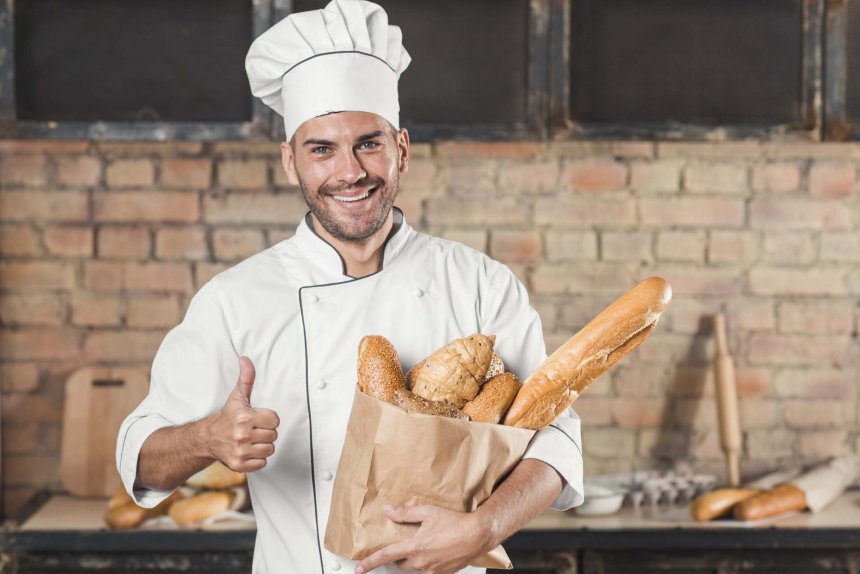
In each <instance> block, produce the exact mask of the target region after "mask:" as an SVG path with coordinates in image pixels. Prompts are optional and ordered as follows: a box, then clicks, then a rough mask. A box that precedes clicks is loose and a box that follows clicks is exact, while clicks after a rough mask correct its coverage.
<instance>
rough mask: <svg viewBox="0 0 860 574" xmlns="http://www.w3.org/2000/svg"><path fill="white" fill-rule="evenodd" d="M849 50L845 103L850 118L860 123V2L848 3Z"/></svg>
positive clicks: (859, 0)
mask: <svg viewBox="0 0 860 574" xmlns="http://www.w3.org/2000/svg"><path fill="white" fill-rule="evenodd" d="M847 28H848V38H847V40H848V49H847V51H846V63H847V65H848V77H847V78H846V83H847V87H848V94H847V98H846V101H845V105H846V111H847V112H848V117H849V118H851V119H852V120H854V121H855V122H856V121H860V0H851V2H849V3H848V26H847Z"/></svg>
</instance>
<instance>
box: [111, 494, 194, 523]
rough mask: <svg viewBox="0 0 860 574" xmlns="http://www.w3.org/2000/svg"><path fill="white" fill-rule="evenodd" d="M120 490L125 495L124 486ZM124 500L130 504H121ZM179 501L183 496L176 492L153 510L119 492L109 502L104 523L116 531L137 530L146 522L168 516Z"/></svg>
mask: <svg viewBox="0 0 860 574" xmlns="http://www.w3.org/2000/svg"><path fill="white" fill-rule="evenodd" d="M120 489H122V492H123V493H125V489H124V488H123V487H122V486H120ZM123 499H127V500H128V502H120V501H121V500H123ZM179 500H182V494H180V493H179V491H175V492H173V493H171V494H170V496H168V497H167V498H165V499H164V500H163V501H161V502H160V503H159V504H158V505H156V506H154V507H153V508H143V507H142V506H138V505H137V504H135V502H134V501H133V500H132V498H131V497H130V496H128V494H125V496H124V497H123V496H122V495H120V494H119V492H117V494H114V496H113V498H111V500H110V502H108V509H107V510H106V511H105V513H104V521H105V523H106V524H107V525H108V526H110V527H111V528H114V529H116V530H127V529H129V528H135V527H136V526H137V525H138V524H140V523H141V522H143V521H144V520H149V519H150V518H155V517H156V516H162V515H164V514H167V511H168V509H169V508H170V507H171V506H172V505H173V504H174V503H175V502H177V501H179Z"/></svg>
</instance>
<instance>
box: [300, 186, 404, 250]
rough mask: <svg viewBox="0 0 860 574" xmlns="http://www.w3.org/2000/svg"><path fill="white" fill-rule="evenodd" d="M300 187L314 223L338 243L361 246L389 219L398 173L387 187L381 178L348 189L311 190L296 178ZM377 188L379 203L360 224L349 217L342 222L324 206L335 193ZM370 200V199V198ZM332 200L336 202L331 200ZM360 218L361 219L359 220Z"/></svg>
mask: <svg viewBox="0 0 860 574" xmlns="http://www.w3.org/2000/svg"><path fill="white" fill-rule="evenodd" d="M298 179H299V186H300V187H301V188H302V194H303V195H304V197H305V203H307V205H308V208H310V210H311V213H313V214H314V216H315V217H316V219H317V221H319V222H320V224H321V225H322V226H323V228H324V229H325V230H326V231H328V232H329V233H330V234H331V235H332V236H333V237H335V238H336V239H338V240H340V241H351V242H356V243H364V242H365V241H367V239H368V238H369V237H371V236H373V234H374V233H376V232H377V231H379V230H380V229H382V226H383V225H384V224H385V220H386V219H387V218H388V213H389V212H390V211H391V207H392V206H393V205H394V199H395V197H396V196H397V190H398V187H399V185H400V177H399V174H397V173H395V174H394V176H393V177H392V180H391V181H389V182H388V183H387V184H386V183H385V182H384V180H383V179H382V178H380V177H366V178H363V179H361V180H359V181H357V182H356V183H355V184H353V185H349V186H338V187H334V186H325V185H323V186H321V187H320V188H319V189H318V190H316V191H314V190H312V189H310V187H309V186H308V185H307V184H306V183H305V181H304V180H303V179H302V177H301V176H298ZM368 185H369V186H371V187H376V190H375V191H374V192H373V195H378V194H382V196H381V199H380V200H379V201H380V202H379V204H378V206H379V207H378V209H377V210H376V211H375V212H374V213H373V214H372V216H371V218H370V221H369V222H367V223H366V224H364V225H362V220H360V219H357V218H355V219H353V218H351V217H350V218H349V219H346V220H344V219H343V218H338V217H337V215H335V214H334V213H333V212H332V210H330V209H328V208H327V207H326V202H327V201H328V199H327V198H326V196H328V197H330V196H332V195H334V194H337V192H342V191H346V190H348V189H350V188H353V187H367V186H368ZM371 197H372V196H371ZM331 201H337V200H335V199H332V200H331ZM362 219H363V218H362Z"/></svg>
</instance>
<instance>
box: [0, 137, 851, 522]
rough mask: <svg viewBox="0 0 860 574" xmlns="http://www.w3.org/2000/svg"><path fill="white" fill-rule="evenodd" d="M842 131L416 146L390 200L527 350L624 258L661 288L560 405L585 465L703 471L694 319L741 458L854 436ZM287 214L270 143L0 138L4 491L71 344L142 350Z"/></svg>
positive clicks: (139, 353) (285, 224) (747, 468)
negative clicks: (640, 332)
mask: <svg viewBox="0 0 860 574" xmlns="http://www.w3.org/2000/svg"><path fill="white" fill-rule="evenodd" d="M858 166H860V145H845V144H799V143H791V144H789V143H784V144H762V143H758V142H742V143H728V144H689V143H658V144H655V143H650V142H587V143H583V142H558V143H547V144H544V143H440V144H437V145H433V146H430V145H416V146H414V147H413V159H412V165H411V169H410V172H409V173H408V174H407V175H406V176H404V178H403V182H402V189H401V195H400V199H399V201H398V204H399V205H400V206H401V207H402V208H403V209H404V210H405V212H406V214H407V218H408V219H409V221H410V222H411V223H412V224H413V225H415V226H416V227H418V228H419V229H423V230H426V231H429V232H431V233H435V234H439V235H442V236H444V237H449V238H452V239H456V240H458V241H462V242H464V243H467V244H469V245H472V246H474V247H476V248H478V249H481V250H484V251H486V252H487V253H489V254H490V255H491V256H493V257H495V258H497V259H500V260H502V261H504V262H506V263H508V264H509V265H510V266H511V267H512V268H513V269H514V271H515V272H516V273H517V274H518V275H519V276H520V277H521V278H522V280H523V281H524V282H525V284H526V285H527V286H528V288H529V291H530V293H531V294H532V301H533V304H534V306H535V307H536V308H537V309H538V310H539V312H540V314H541V317H542V318H543V322H544V330H545V334H546V338H547V346H548V349H549V350H550V351H552V350H553V349H555V348H556V347H557V346H558V345H559V344H561V343H562V342H564V341H565V340H566V339H567V338H568V337H570V336H571V335H572V334H573V333H574V332H576V330H577V329H578V328H579V327H581V326H582V325H583V324H584V323H585V322H586V321H587V320H588V319H589V318H590V317H591V316H593V315H594V314H595V313H596V312H597V311H599V310H600V309H601V308H602V307H603V306H604V305H606V304H607V303H609V302H610V301H611V300H612V299H613V298H614V297H615V296H617V295H618V294H620V293H621V292H622V291H624V290H626V289H627V288H629V287H630V286H631V285H632V284H633V283H634V282H635V281H636V280H637V279H639V278H644V277H647V276H650V275H653V274H659V275H662V276H664V277H666V278H667V279H669V281H670V282H671V283H672V285H673V287H674V290H675V299H674V302H673V304H672V307H671V309H670V311H669V312H668V313H667V314H666V315H665V316H664V318H663V320H662V322H661V324H660V326H659V328H658V331H657V333H655V334H654V335H653V337H652V338H651V340H650V341H649V342H648V343H646V345H644V346H643V347H642V348H641V349H640V350H639V351H637V352H636V353H634V355H632V356H631V357H628V358H627V359H625V361H624V362H623V363H622V364H621V365H619V366H618V367H617V368H616V369H615V370H614V371H613V372H612V373H611V375H607V376H605V377H604V378H603V379H600V380H599V381H597V382H596V383H595V384H594V385H593V386H592V387H591V388H590V389H589V390H588V392H587V393H586V394H585V395H584V396H583V397H582V398H581V399H580V400H579V401H578V402H577V404H576V407H577V410H578V412H579V413H580V416H581V417H582V419H583V421H584V449H585V454H586V465H587V466H586V472H587V473H599V472H609V471H627V470H630V469H631V468H632V467H633V466H634V465H635V466H636V467H637V468H646V467H654V466H657V467H661V466H666V465H668V464H670V463H672V462H681V463H683V464H684V465H686V466H687V467H692V468H695V469H697V470H704V471H717V472H721V470H722V466H721V453H720V450H719V440H718V436H717V433H716V429H715V406H714V399H713V381H712V379H711V375H710V371H709V368H708V364H709V359H710V356H711V354H712V352H713V348H712V341H711V337H710V334H709V325H708V322H707V316H708V315H710V314H712V313H713V312H715V311H723V312H725V313H726V314H727V317H728V327H729V338H730V343H731V345H732V348H733V351H734V355H735V358H736V361H737V366H738V384H739V392H740V396H741V417H742V425H743V429H744V452H743V471H744V472H745V473H747V474H750V473H754V472H757V471H759V470H762V469H766V468H771V467H773V466H776V465H778V464H779V463H780V462H782V461H787V460H796V459H804V460H810V461H811V460H816V459H819V458H822V457H825V456H827V455H831V454H835V453H839V452H843V451H856V450H858V447H860V437H858V393H857V386H858V371H857V355H858V344H857V332H858V328H860V192H858V188H860V184H858ZM304 212H305V204H304V201H303V200H302V198H301V195H300V193H298V192H297V191H296V190H295V189H292V188H290V187H289V186H288V185H287V183H286V180H285V177H284V175H283V172H282V169H281V166H280V155H279V150H278V144H277V143H230V142H223V143H216V144H201V143H165V144H158V143H129V144H121V143H110V144H95V143H89V142H13V141H6V142H0V290H2V291H0V361H2V402H3V410H2V417H3V428H2V432H3V475H4V476H3V483H4V494H5V500H6V509H7V511H14V510H15V509H16V508H17V507H18V506H19V505H20V503H21V502H22V501H23V500H24V499H25V498H26V497H27V496H29V495H30V494H31V493H32V492H33V491H34V489H39V488H45V487H48V488H59V478H58V463H59V454H58V451H59V436H60V432H59V428H60V421H61V414H62V391H63V383H64V381H65V379H66V377H67V376H68V375H69V373H70V372H71V371H73V370H74V369H76V368H78V367H80V366H83V365H89V364H95V363H100V364H110V365H133V366H138V367H140V368H142V369H148V367H149V365H150V362H151V359H152V356H153V354H154V352H155V350H156V348H157V347H158V344H159V343H160V341H161V339H162V337H163V336H164V334H165V333H166V332H167V330H168V329H169V328H170V327H171V326H172V325H174V324H176V323H177V322H179V321H180V319H181V317H182V314H183V312H184V310H185V307H186V305H187V303H188V300H189V298H190V297H191V295H192V294H193V293H194V291H195V290H196V289H197V288H198V287H200V285H202V284H203V283H204V282H205V281H206V280H207V279H208V278H209V277H211V276H212V275H213V274H215V273H217V272H218V271H220V270H222V269H224V268H226V267H228V266H229V265H231V264H233V263H234V262H236V261H238V260H241V259H242V258H244V257H246V256H248V255H251V254H253V253H255V252H257V251H259V250H260V249H263V248H264V247H266V246H268V245H271V244H273V243H275V242H277V241H280V240H281V239H283V238H285V237H288V236H289V235H291V234H292V232H293V230H294V229H295V225H296V223H297V221H298V220H299V218H300V217H301V215H302V214H303V213H304Z"/></svg>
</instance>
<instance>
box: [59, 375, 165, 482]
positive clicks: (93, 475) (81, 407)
mask: <svg viewBox="0 0 860 574" xmlns="http://www.w3.org/2000/svg"><path fill="white" fill-rule="evenodd" d="M148 390H149V379H148V376H147V375H146V373H143V372H141V371H140V370H137V369H131V368H128V367H85V368H83V369H79V370H77V371H75V372H74V373H72V374H71V376H70V377H69V378H68V380H66V396H65V406H64V408H63V435H62V445H61V447H60V448H61V450H60V477H61V479H62V482H63V486H64V487H65V488H66V490H68V491H69V493H71V494H72V495H74V496H111V495H112V494H113V493H114V491H115V490H116V488H117V486H119V483H120V479H119V474H118V473H117V470H116V462H115V460H116V441H117V433H118V432H119V427H120V425H121V424H122V421H123V420H125V417H126V416H128V414H129V413H130V412H131V411H132V410H134V408H135V407H137V405H138V404H140V402H141V401H142V400H143V398H144V397H145V396H146V394H147V392H148Z"/></svg>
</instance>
